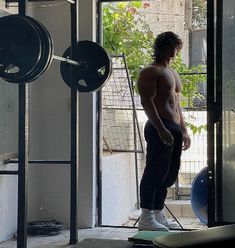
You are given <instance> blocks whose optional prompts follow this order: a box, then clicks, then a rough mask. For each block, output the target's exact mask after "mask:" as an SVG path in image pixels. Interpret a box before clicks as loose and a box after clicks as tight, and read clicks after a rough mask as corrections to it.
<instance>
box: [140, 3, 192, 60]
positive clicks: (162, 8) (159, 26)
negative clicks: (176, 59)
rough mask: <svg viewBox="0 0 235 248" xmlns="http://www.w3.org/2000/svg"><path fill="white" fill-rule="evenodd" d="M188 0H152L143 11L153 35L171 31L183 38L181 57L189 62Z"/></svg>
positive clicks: (189, 23) (189, 24)
mask: <svg viewBox="0 0 235 248" xmlns="http://www.w3.org/2000/svg"><path fill="white" fill-rule="evenodd" d="M190 2H191V1H190V0H154V1H150V2H148V3H149V5H150V7H148V8H144V9H143V11H144V13H145V15H146V19H147V21H148V23H149V24H150V27H151V30H152V31H153V32H154V34H155V35H158V34H159V33H162V32H165V31H173V32H175V33H176V34H178V35H179V36H180V37H181V39H182V40H183V49H182V59H183V61H184V63H186V64H188V63H189V29H190V27H191V5H190Z"/></svg>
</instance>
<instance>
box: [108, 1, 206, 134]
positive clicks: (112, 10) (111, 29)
mask: <svg viewBox="0 0 235 248" xmlns="http://www.w3.org/2000/svg"><path fill="white" fill-rule="evenodd" d="M148 7H149V3H143V2H139V1H138V2H119V3H106V4H104V5H103V46H104V48H105V49H106V50H107V52H108V53H109V54H110V55H120V54H125V56H126V60H127V64H128V69H129V71H130V76H131V79H132V81H133V82H134V84H135V82H136V79H137V76H138V73H139V71H140V69H141V68H142V67H143V66H145V65H147V64H149V63H151V62H152V54H153V47H152V46H153V43H154V39H155V35H154V34H153V32H152V31H151V29H150V26H149V24H148V23H147V21H146V18H145V15H144V11H143V9H144V8H148ZM172 67H173V68H174V69H175V70H176V71H177V72H178V73H179V74H180V75H181V77H182V83H183V91H182V95H183V100H182V106H183V107H193V103H194V101H195V99H199V100H202V99H203V96H202V95H201V94H200V93H199V91H198V82H205V81H206V77H205V75H203V74H195V75H193V76H192V75H190V74H191V73H192V72H202V71H204V70H205V68H204V67H203V65H199V66H197V67H191V68H188V66H187V65H185V64H184V63H183V61H182V59H181V56H180V54H179V55H178V56H177V58H176V59H175V60H174V62H173V63H172ZM184 74H187V75H184ZM194 130H195V127H194ZM200 130H201V127H200Z"/></svg>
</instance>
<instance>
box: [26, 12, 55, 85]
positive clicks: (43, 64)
mask: <svg viewBox="0 0 235 248" xmlns="http://www.w3.org/2000/svg"><path fill="white" fill-rule="evenodd" d="M25 18H27V20H28V21H30V22H31V24H32V25H34V27H35V28H36V29H37V30H38V32H39V33H40V38H41V43H42V56H41V59H40V60H39V63H38V66H37V68H36V70H35V72H34V73H32V74H31V77H30V80H31V81H33V80H35V79H37V78H38V77H39V76H41V75H42V74H43V73H44V72H45V71H46V70H47V69H48V67H49V66H50V64H51V62H52V56H53V53H54V45H53V40H52V38H51V36H50V33H49V32H48V30H47V28H46V27H45V26H44V25H43V24H42V23H41V22H39V21H38V20H36V19H34V18H32V17H30V16H27V17H25Z"/></svg>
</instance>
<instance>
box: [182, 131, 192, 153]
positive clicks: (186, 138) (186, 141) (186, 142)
mask: <svg viewBox="0 0 235 248" xmlns="http://www.w3.org/2000/svg"><path fill="white" fill-rule="evenodd" d="M190 146H191V138H190V137H189V135H188V132H184V133H183V145H182V150H183V151H185V150H187V149H189V147H190Z"/></svg>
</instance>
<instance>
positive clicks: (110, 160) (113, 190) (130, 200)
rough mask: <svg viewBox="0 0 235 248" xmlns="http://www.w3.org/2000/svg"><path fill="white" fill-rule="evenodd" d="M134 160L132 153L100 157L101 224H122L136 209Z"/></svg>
mask: <svg viewBox="0 0 235 248" xmlns="http://www.w3.org/2000/svg"><path fill="white" fill-rule="evenodd" d="M135 186H136V183H135V161H134V156H133V154H128V153H116V154H112V155H106V156H104V157H102V224H103V225H114V226H115V225H120V226H121V225H123V224H124V223H126V222H127V220H128V218H129V215H130V213H131V212H133V211H134V210H136V202H137V197H136V187H135Z"/></svg>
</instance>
